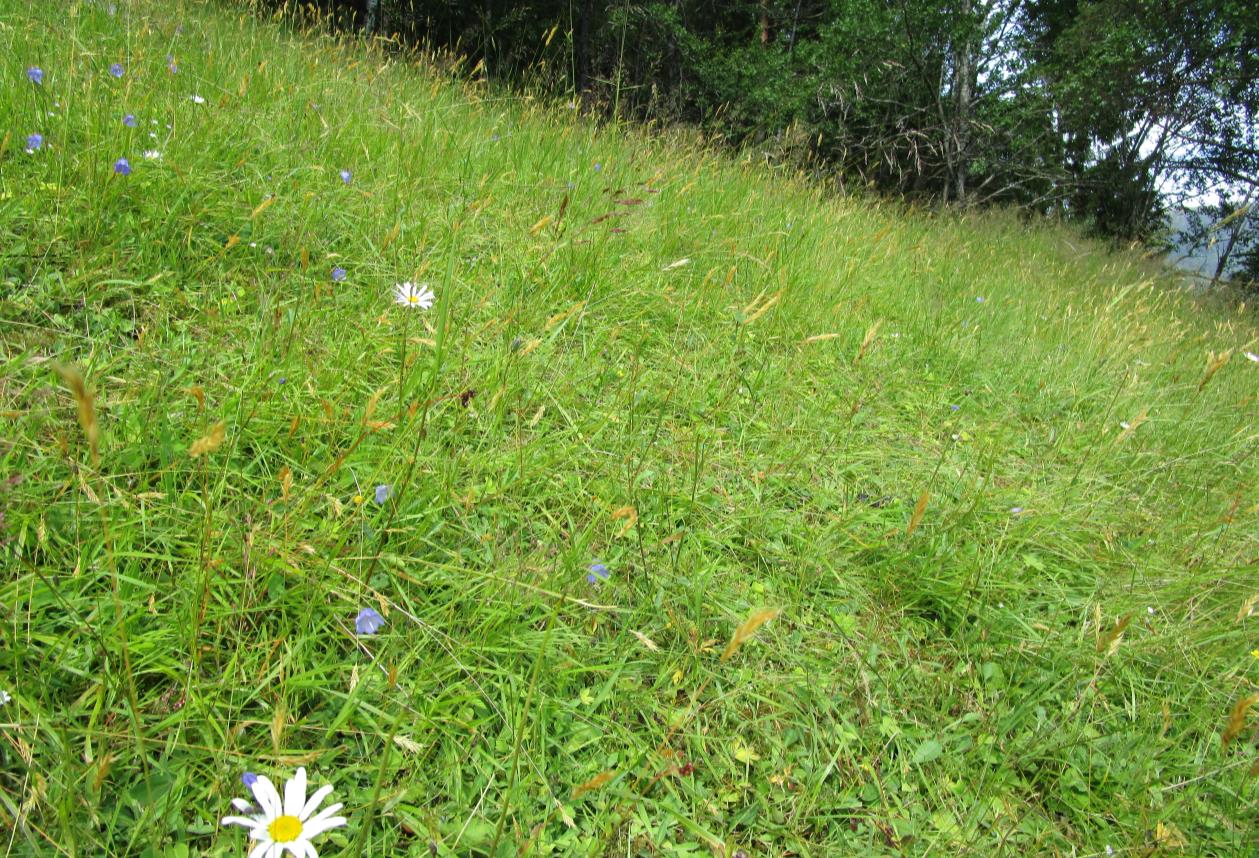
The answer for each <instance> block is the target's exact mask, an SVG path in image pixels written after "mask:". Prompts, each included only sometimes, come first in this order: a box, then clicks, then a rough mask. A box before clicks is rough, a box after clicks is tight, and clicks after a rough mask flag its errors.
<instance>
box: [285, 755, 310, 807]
mask: <svg viewBox="0 0 1259 858" xmlns="http://www.w3.org/2000/svg"><path fill="white" fill-rule="evenodd" d="M305 804H306V768H305V767H304V766H302V767H299V768H298V770H297V774H295V775H293V777H292V778H290V779H289V782H288V783H286V784H285V785H284V812H285V813H286V814H288V815H289V816H300V815H301V812H302V807H303V806H304V805H305Z"/></svg>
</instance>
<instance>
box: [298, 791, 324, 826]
mask: <svg viewBox="0 0 1259 858" xmlns="http://www.w3.org/2000/svg"><path fill="white" fill-rule="evenodd" d="M330 792H332V785H331V784H328V785H326V786H321V787H320V788H319V789H317V790H315V794H314V795H312V796H311V797H310V801H308V802H306V806H305V807H303V808H302V812H301V813H299V814H297V818H298V819H300V820H301V821H302V822H305V821H306V820H307V819H309V818H310V815H311V814H312V813H314V812H315V808H317V807H319V804H320V802H322V801H323V800H324V799H325V798H327V797H328V794H329V793H330Z"/></svg>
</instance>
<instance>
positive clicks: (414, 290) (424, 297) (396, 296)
mask: <svg viewBox="0 0 1259 858" xmlns="http://www.w3.org/2000/svg"><path fill="white" fill-rule="evenodd" d="M393 300H394V302H395V303H397V304H401V305H402V306H404V307H419V308H420V309H421V310H427V309H428V308H429V307H431V306H433V302H434V301H436V300H437V296H436V295H434V294H433V290H432V289H430V288H428V286H426V285H425V284H423V283H421V284H420V285H418V286H416V285H415V284H414V283H399V284H397V285H396V286H394V287H393Z"/></svg>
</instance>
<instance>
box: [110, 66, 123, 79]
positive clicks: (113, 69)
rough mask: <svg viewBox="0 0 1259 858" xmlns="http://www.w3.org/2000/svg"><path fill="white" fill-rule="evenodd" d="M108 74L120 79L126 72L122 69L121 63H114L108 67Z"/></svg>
mask: <svg viewBox="0 0 1259 858" xmlns="http://www.w3.org/2000/svg"><path fill="white" fill-rule="evenodd" d="M109 73H110V74H111V75H113V76H114V77H122V76H123V75H124V74H125V73H126V70H125V69H124V68H123V67H122V63H114V64H113V65H111V66H110V67H109Z"/></svg>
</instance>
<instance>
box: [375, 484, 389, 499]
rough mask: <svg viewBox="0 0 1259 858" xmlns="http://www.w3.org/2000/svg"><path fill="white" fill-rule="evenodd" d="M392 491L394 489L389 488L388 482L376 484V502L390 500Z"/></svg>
mask: <svg viewBox="0 0 1259 858" xmlns="http://www.w3.org/2000/svg"><path fill="white" fill-rule="evenodd" d="M392 493H393V490H392V489H390V488H389V484H388V483H381V484H380V485H378V486H376V503H378V504H381V503H384V502H385V501H387V500H389V495H391V494H392Z"/></svg>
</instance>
